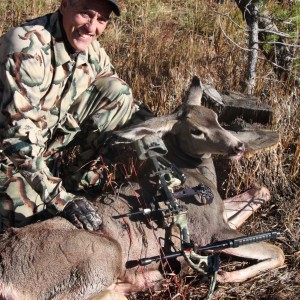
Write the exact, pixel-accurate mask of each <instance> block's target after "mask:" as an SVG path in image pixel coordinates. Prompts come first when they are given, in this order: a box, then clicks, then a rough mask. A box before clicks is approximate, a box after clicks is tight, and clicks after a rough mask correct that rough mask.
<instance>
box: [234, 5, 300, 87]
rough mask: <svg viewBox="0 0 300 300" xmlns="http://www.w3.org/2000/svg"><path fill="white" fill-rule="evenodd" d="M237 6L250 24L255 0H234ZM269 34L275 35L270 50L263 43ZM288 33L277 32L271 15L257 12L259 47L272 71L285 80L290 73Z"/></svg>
mask: <svg viewBox="0 0 300 300" xmlns="http://www.w3.org/2000/svg"><path fill="white" fill-rule="evenodd" d="M235 2H236V4H237V6H238V8H239V9H240V10H241V12H242V14H243V17H244V19H245V21H246V23H247V25H248V26H249V27H251V26H252V19H253V16H252V10H251V7H252V6H255V5H256V4H255V3H257V1H254V0H235ZM270 36H275V40H274V44H273V46H271V47H270V50H268V51H267V50H265V49H264V47H263V45H264V44H263V43H264V42H267V40H268V38H269V37H270ZM287 36H288V35H285V34H283V33H281V32H279V30H278V28H277V26H276V25H275V24H274V23H273V22H272V21H271V17H270V16H269V15H268V14H267V12H265V13H264V14H260V13H258V41H259V42H260V43H259V48H260V50H261V51H262V52H263V54H264V55H265V57H266V58H267V59H268V60H269V61H270V62H271V63H272V67H273V70H274V72H275V73H276V74H277V76H278V78H279V79H282V80H286V79H288V78H290V77H291V74H292V61H293V59H294V58H293V55H292V53H291V51H290V49H289V47H288V46H287V45H285V43H284V42H285V39H286V37H287ZM294 79H295V83H296V86H300V76H299V74H296V75H295V78H294Z"/></svg>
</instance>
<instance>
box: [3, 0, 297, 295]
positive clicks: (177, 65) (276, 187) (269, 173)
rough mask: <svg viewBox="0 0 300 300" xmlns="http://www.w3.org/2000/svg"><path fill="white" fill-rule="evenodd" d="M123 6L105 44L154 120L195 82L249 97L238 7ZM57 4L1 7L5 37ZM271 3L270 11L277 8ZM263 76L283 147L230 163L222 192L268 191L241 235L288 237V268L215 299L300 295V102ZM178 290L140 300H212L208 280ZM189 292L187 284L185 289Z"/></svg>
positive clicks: (194, 3)
mask: <svg viewBox="0 0 300 300" xmlns="http://www.w3.org/2000/svg"><path fill="white" fill-rule="evenodd" d="M120 2H121V6H122V16H121V18H119V19H114V20H113V22H112V24H111V25H110V26H109V28H108V30H107V32H106V33H105V35H104V36H103V38H102V43H103V44H104V46H105V48H106V50H107V52H108V53H109V54H110V56H111V58H112V61H113V63H114V65H115V66H116V67H117V70H118V73H119V75H120V77H122V78H123V79H124V80H126V81H127V82H128V83H130V85H131V86H132V89H133V92H134V95H135V97H136V98H137V99H141V100H143V101H144V102H146V103H147V104H148V105H149V106H150V107H151V108H152V109H153V111H154V112H155V113H157V114H166V113H169V112H171V111H172V110H173V109H174V108H175V107H176V106H177V105H178V103H179V102H180V99H181V95H182V91H183V90H184V89H185V88H186V86H187V85H188V83H189V80H190V78H191V76H192V75H194V74H197V75H199V76H200V77H201V78H202V80H203V81H204V82H206V83H210V84H212V85H213V86H215V87H216V88H217V89H218V90H220V91H223V90H235V91H241V89H242V86H243V80H244V74H245V68H246V62H247V53H246V51H244V50H242V49H241V48H239V47H237V46H236V45H234V44H233V43H232V42H231V41H230V40H229V39H228V38H227V37H226V36H225V33H226V35H227V36H230V38H231V39H232V40H234V41H235V42H236V43H238V44H239V45H240V46H242V47H246V46H247V36H246V35H245V33H244V29H245V25H244V23H243V21H242V17H241V14H240V12H239V11H238V10H237V8H236V7H235V5H234V3H232V2H231V1H225V4H223V5H217V4H214V1H204V0H202V1H201V0H187V1H179V0H169V1H167V0H145V1H140V0H130V1H120ZM283 2H284V3H285V4H286V2H288V1H283ZM58 3H59V0H47V1H46V0H16V1H12V0H10V1H1V3H0V33H4V32H5V31H7V30H8V29H9V28H10V27H12V26H13V25H15V24H17V23H20V22H22V21H24V20H25V19H28V18H33V17H36V16H38V15H42V14H45V13H47V12H49V11H51V10H53V9H54V8H57V7H58ZM272 3H273V1H269V6H272V5H273V4H272ZM274 5H275V4H274ZM225 15H227V16H230V18H232V19H234V20H235V22H237V24H239V25H236V24H234V23H233V22H231V21H230V18H229V17H226V16H225ZM298 34H299V33H298ZM298 54H299V53H298ZM298 56H299V55H298ZM298 71H299V70H298ZM257 76H258V80H257V85H256V89H255V95H256V96H257V97H258V99H259V101H262V102H264V103H268V104H269V105H271V106H272V108H273V111H274V119H273V123H272V126H271V128H272V129H274V130H277V131H279V132H280V134H281V141H280V144H279V145H278V146H277V147H275V149H272V150H270V151H266V152H264V153H258V154H256V155H254V156H253V157H251V158H248V159H247V158H245V159H243V160H242V161H241V162H240V163H238V164H237V163H235V164H230V163H228V170H229V175H228V176H226V177H227V178H226V180H225V181H224V182H223V183H222V184H221V185H220V190H221V192H222V193H223V195H224V196H226V195H231V194H235V193H237V192H240V191H243V190H245V189H246V188H248V187H251V186H252V185H254V184H255V183H258V184H265V185H266V186H267V187H268V188H269V189H270V190H271V192H272V200H271V202H270V203H269V204H268V205H266V206H265V207H262V209H261V210H260V211H259V212H258V213H256V214H255V215H254V216H253V217H251V219H250V220H248V221H247V223H246V224H245V226H244V227H243V229H242V230H243V232H244V233H246V234H251V233H258V232H260V231H267V230H273V229H274V230H279V231H281V232H282V236H281V238H280V239H279V240H278V241H277V242H276V244H278V245H279V246H280V247H281V248H282V249H283V250H284V252H285V254H286V264H285V266H284V267H282V268H280V269H277V270H273V271H271V272H269V273H266V274H262V275H261V276H259V277H256V278H253V279H251V280H249V281H247V282H245V283H242V284H218V285H217V289H216V292H215V294H214V297H213V299H221V300H222V299H274V300H275V299H276V300H284V299H289V298H291V299H297V297H298V295H300V274H299V267H300V249H299V240H300V201H299V196H300V194H299V186H300V178H299V166H300V132H299V128H300V95H299V90H297V89H296V87H295V86H294V85H293V80H292V78H290V79H289V80H288V81H286V82H280V81H278V80H277V78H276V77H275V76H274V74H273V72H272V70H271V68H270V66H269V64H268V63H266V61H264V60H261V61H260V62H259V66H258V70H257ZM217 172H218V171H217ZM219 172H220V170H219ZM240 264H242V262H233V261H230V260H228V259H226V260H224V261H223V263H222V267H223V268H232V267H233V266H238V265H240ZM179 280H180V283H181V286H182V290H181V291H180V293H179V290H178V288H177V287H176V285H175V284H174V283H172V282H173V281H171V282H170V284H169V286H170V287H171V294H172V296H171V295H170V294H169V292H165V291H163V292H161V293H157V294H153V293H149V295H146V294H145V293H144V294H143V295H141V296H138V297H137V298H141V299H202V298H203V297H204V296H205V293H206V292H207V283H206V282H205V281H204V282H203V280H202V279H201V278H199V277H197V276H196V275H194V274H192V275H190V276H188V277H185V278H179ZM185 282H186V283H187V282H188V283H187V284H185V285H184V283H185ZM173 285H174V286H173ZM183 295H184V296H183Z"/></svg>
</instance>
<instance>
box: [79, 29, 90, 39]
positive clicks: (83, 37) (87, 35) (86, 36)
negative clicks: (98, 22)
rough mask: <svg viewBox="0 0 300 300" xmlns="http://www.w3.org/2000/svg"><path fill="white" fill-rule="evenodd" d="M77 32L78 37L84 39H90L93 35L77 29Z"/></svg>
mask: <svg viewBox="0 0 300 300" xmlns="http://www.w3.org/2000/svg"><path fill="white" fill-rule="evenodd" d="M77 33H78V37H79V38H80V39H84V40H87V39H92V38H93V37H94V34H88V33H84V32H80V31H79V30H78V31H77Z"/></svg>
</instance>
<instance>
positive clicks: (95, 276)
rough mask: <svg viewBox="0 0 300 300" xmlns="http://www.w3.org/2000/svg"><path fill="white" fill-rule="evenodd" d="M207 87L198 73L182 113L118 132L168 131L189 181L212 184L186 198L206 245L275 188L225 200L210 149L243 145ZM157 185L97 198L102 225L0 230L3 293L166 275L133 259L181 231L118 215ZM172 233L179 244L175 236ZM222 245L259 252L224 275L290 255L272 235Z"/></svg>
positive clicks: (62, 293)
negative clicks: (205, 94) (211, 103)
mask: <svg viewBox="0 0 300 300" xmlns="http://www.w3.org/2000/svg"><path fill="white" fill-rule="evenodd" d="M201 95H202V94H201V86H200V83H199V81H197V80H196V79H194V80H193V82H192V86H191V88H190V92H189V97H188V100H187V102H186V103H184V104H183V105H182V107H181V108H180V109H178V110H177V111H176V113H174V114H173V115H170V116H168V117H158V118H154V119H151V120H148V121H146V122H145V123H143V124H140V125H136V126H133V127H131V128H129V129H125V130H123V131H120V132H117V134H118V135H119V136H121V137H123V138H126V139H129V140H136V139H140V138H143V137H144V136H146V135H149V134H157V135H160V136H165V143H166V145H167V147H168V150H169V152H168V159H169V160H170V161H172V162H173V163H175V164H176V165H177V166H178V167H179V168H181V169H182V170H183V172H184V173H185V175H186V177H187V181H186V183H185V185H186V186H188V187H195V186H197V185H198V184H199V183H200V182H201V183H203V184H205V185H207V186H208V187H210V189H211V190H212V192H213V195H214V200H213V202H212V203H211V204H207V205H200V204H199V202H198V201H197V200H196V199H195V198H194V196H193V197H189V198H188V199H185V200H182V201H183V202H186V204H187V206H188V218H187V219H188V228H189V232H190V237H191V240H193V241H194V242H196V243H197V244H199V245H206V244H208V243H210V242H212V241H216V240H221V239H228V238H235V237H238V236H241V234H240V233H239V232H238V231H237V230H236V229H235V228H237V227H239V226H240V225H241V223H242V222H243V221H244V220H245V219H246V218H247V217H248V216H249V215H250V214H251V213H252V211H253V210H248V211H247V210H246V211H245V207H246V206H247V205H246V206H245V205H243V206H241V204H240V203H242V202H243V203H254V206H255V205H256V208H257V207H259V205H260V204H261V202H263V201H267V200H268V198H269V194H268V192H267V191H266V190H264V189H260V190H257V191H254V192H253V191H252V192H248V193H245V194H244V195H242V196H240V198H239V200H238V201H236V200H234V199H229V200H228V201H222V199H221V198H220V195H219V193H218V191H217V187H216V176H215V171H214V168H213V163H212V160H211V158H210V154H211V153H217V154H227V155H229V156H232V157H240V156H241V155H242V153H243V151H244V146H243V144H242V143H241V142H240V141H239V140H237V139H236V138H235V137H233V136H232V135H231V134H230V133H229V132H227V131H225V130H224V129H223V128H221V126H220V125H219V123H218V122H217V118H216V114H215V113H213V112H212V111H211V110H209V109H207V108H204V107H201V106H200V99H201ZM154 186H155V183H153V182H151V180H150V181H149V180H148V177H146V178H142V177H141V182H140V183H139V184H137V183H133V184H132V185H128V186H125V187H122V188H121V189H120V190H119V192H118V194H117V195H110V196H109V197H107V198H106V199H105V201H103V199H101V200H99V199H98V201H95V205H96V206H97V209H98V211H99V213H100V214H101V215H102V217H103V227H102V230H101V232H100V233H97V232H88V231H84V230H78V229H76V228H75V227H73V225H71V224H70V223H68V221H66V220H65V219H62V218H59V217H57V218H54V219H51V220H47V221H44V222H40V223H37V224H33V225H29V226H27V227H24V228H20V229H10V230H8V231H7V232H6V233H5V234H3V235H2V236H1V237H0V242H1V244H0V250H1V252H0V253H1V264H0V299H16V300H18V299H20V300H21V299H22V300H24V299H25V300H26V299H30V300H35V299H36V300H46V299H64V300H68V299H72V300H74V299H89V298H90V299H94V300H96V299H124V296H122V295H124V294H125V295H126V294H129V293H133V292H137V291H142V290H145V289H147V288H148V287H150V286H153V285H155V284H156V283H159V282H160V281H161V279H162V278H163V274H162V273H161V269H160V263H152V264H150V265H148V266H147V267H145V268H144V269H143V268H141V267H140V266H137V265H136V264H130V262H132V261H136V260H138V259H141V258H145V257H151V256H156V255H159V254H160V251H161V249H162V248H163V250H164V251H165V252H168V251H174V250H176V247H180V239H179V233H178V232H176V230H174V232H172V234H170V232H168V231H170V230H171V229H170V230H169V229H167V230H165V228H163V227H162V226H161V225H160V224H159V222H156V221H155V220H154V221H151V220H149V219H148V218H147V217H145V216H135V217H134V216H133V217H129V218H128V217H126V218H114V217H112V216H117V215H122V214H125V213H128V212H134V211H137V210H139V209H140V207H141V205H144V207H145V206H147V203H146V202H147V200H148V199H149V198H148V197H150V198H151V197H152V196H151V194H154V193H155V188H154ZM139 201H141V202H142V204H140V203H139ZM143 201H144V202H143ZM255 201H258V202H259V203H257V202H255ZM224 205H225V208H224ZM226 211H227V213H226ZM232 212H234V213H232ZM229 221H230V222H229ZM171 235H172V241H173V242H174V246H171V244H170V242H169V237H170V236H171ZM177 250H180V249H177ZM223 251H224V252H226V253H228V254H232V255H235V256H239V257H245V258H249V259H257V260H259V262H258V263H256V264H254V265H252V266H250V267H247V268H245V269H242V270H238V271H233V272H227V273H226V272H220V273H219V275H218V279H219V281H224V282H230V281H233V282H238V281H244V280H246V279H248V278H250V277H253V276H256V275H257V274H259V273H260V272H262V271H265V270H268V269H271V268H275V267H278V266H280V265H282V264H283V260H284V255H283V253H282V251H281V250H280V248H278V247H276V246H273V245H271V244H268V243H257V244H255V245H247V246H242V247H239V248H234V249H227V250H223ZM179 261H181V262H182V263H183V264H184V262H183V261H182V260H181V259H179ZM126 263H127V264H126ZM91 297H94V298H91Z"/></svg>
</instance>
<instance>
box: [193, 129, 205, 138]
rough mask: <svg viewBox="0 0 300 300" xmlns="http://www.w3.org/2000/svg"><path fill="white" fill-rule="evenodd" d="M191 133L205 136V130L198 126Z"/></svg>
mask: <svg viewBox="0 0 300 300" xmlns="http://www.w3.org/2000/svg"><path fill="white" fill-rule="evenodd" d="M191 134H192V135H195V136H197V137H205V134H204V132H203V131H201V130H199V129H198V128H193V129H191Z"/></svg>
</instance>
